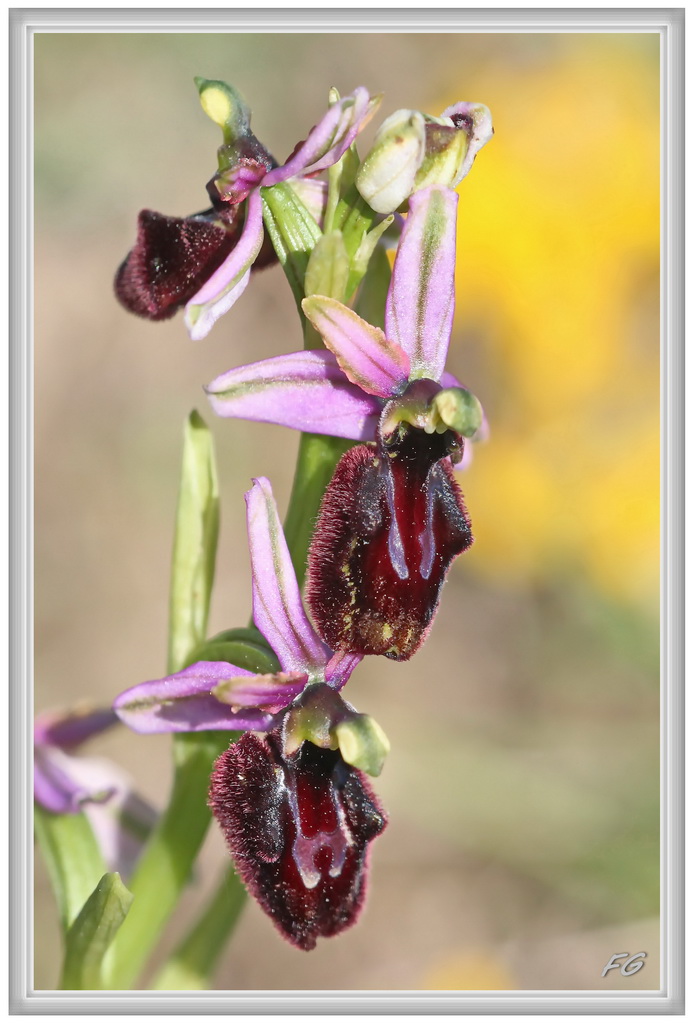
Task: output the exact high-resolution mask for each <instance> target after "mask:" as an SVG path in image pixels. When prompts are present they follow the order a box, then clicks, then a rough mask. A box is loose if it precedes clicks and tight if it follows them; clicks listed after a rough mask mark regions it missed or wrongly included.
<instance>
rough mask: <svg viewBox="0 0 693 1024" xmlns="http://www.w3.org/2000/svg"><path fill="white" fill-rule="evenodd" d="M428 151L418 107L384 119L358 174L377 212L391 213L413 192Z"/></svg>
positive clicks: (364, 193)
mask: <svg viewBox="0 0 693 1024" xmlns="http://www.w3.org/2000/svg"><path fill="white" fill-rule="evenodd" d="M425 152H426V126H425V121H424V117H423V114H420V113H419V112H418V110H397V111H395V113H394V114H391V115H390V117H388V118H387V119H386V120H385V121H383V123H382V125H381V126H380V129H379V131H378V134H377V135H376V137H375V141H374V143H373V147H372V149H371V151H370V152H369V153H368V155H367V156H366V158H365V160H364V161H363V163H362V164H361V166H360V167H359V170H358V174H357V175H356V187H357V189H358V190H359V192H360V193H361V195H362V196H363V198H364V199H365V200H366V202H367V203H368V205H369V206H370V207H371V208H372V209H373V210H375V211H376V213H392V212H393V211H394V210H396V209H397V207H398V206H401V205H402V203H403V202H404V201H405V200H406V199H407V198H408V197H409V196H410V195H411V193H412V190H413V188H414V182H415V179H416V175H417V172H418V170H419V168H420V167H421V164H422V161H423V159H424V156H425Z"/></svg>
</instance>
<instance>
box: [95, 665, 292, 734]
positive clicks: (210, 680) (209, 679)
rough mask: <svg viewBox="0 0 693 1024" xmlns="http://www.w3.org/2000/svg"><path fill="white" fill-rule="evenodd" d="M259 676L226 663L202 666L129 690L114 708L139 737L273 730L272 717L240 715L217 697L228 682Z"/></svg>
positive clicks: (256, 712) (255, 712) (256, 713)
mask: <svg viewBox="0 0 693 1024" xmlns="http://www.w3.org/2000/svg"><path fill="white" fill-rule="evenodd" d="M253 675H254V673H252V672H248V671H247V670H246V669H243V668H238V667H237V666H236V665H230V664H229V663H228V662H226V661H198V662H196V663H195V664H194V665H190V666H189V667H188V668H184V669H183V670H182V672H176V673H175V674H174V675H171V676H165V677H164V678H163V679H152V680H150V681H149V682H146V683H139V684H138V685H137V686H133V687H131V688H130V689H129V690H125V692H124V693H121V694H120V695H119V696H118V697H116V699H115V701H114V702H113V707H114V708H115V711H116V713H117V715H118V717H119V718H120V719H121V721H123V722H125V724H126V725H128V726H129V727H130V728H131V729H134V731H135V732H142V733H152V732H199V731H202V730H205V729H259V730H264V729H267V728H270V727H271V724H272V721H273V717H272V715H270V714H266V713H264V712H262V711H259V710H258V709H257V708H253V709H251V710H249V711H243V712H239V713H236V712H234V711H232V710H231V709H230V707H229V706H228V704H223V703H222V702H221V701H219V700H217V699H216V697H214V696H213V695H212V690H213V689H214V687H215V686H218V685H219V683H223V682H224V681H225V680H227V679H236V678H238V677H240V676H244V677H253Z"/></svg>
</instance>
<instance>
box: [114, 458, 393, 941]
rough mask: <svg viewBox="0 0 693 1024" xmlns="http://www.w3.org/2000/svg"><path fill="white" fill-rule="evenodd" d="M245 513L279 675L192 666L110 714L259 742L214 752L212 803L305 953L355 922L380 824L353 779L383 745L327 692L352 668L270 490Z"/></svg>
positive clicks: (260, 608) (253, 880)
mask: <svg viewBox="0 0 693 1024" xmlns="http://www.w3.org/2000/svg"><path fill="white" fill-rule="evenodd" d="M246 503H247V516H248V538H249V544H250V560H251V568H252V578H253V619H254V621H255V624H256V626H257V628H258V629H259V630H260V631H261V632H262V633H263V634H264V636H265V638H266V640H267V641H268V642H269V644H270V645H271V647H272V649H273V650H274V652H275V654H276V655H277V658H278V659H279V663H280V666H281V671H279V672H276V673H274V674H272V673H270V674H265V675H255V674H253V673H252V672H249V671H248V670H246V669H242V668H239V667H238V666H235V665H232V664H229V663H228V662H223V661H218V662H215V661H201V662H197V663H196V664H193V665H190V666H189V667H188V668H185V669H183V670H182V671H181V672H177V673H175V674H174V675H170V676H166V677H165V678H163V679H158V680H153V681H150V682H146V683H141V684H139V685H138V686H134V687H132V688H131V689H129V690H126V691H125V692H124V693H122V694H121V695H120V696H119V697H118V698H117V699H116V700H115V702H114V708H115V711H116V713H117V714H118V716H119V717H120V718H121V719H122V721H123V722H125V723H126V724H127V725H129V726H130V727H131V728H132V729H134V730H135V731H137V732H143V733H151V732H180V731H193V732H195V731H199V730H206V729H229V730H254V731H260V732H267V733H269V735H268V737H267V739H266V740H265V741H261V740H259V739H257V738H256V737H254V736H250V735H245V736H243V737H242V738H241V739H240V740H239V741H238V742H236V743H233V744H232V745H231V746H230V747H229V749H228V750H227V751H226V752H225V753H224V754H222V756H221V757H220V758H219V760H218V762H217V764H216V766H215V768H214V772H213V774H212V782H211V789H210V804H211V807H212V809H213V811H214V814H215V815H216V817H217V819H218V821H219V823H220V825H221V827H222V829H223V831H224V834H225V836H226V840H227V843H228V846H229V849H230V851H231V854H232V856H233V858H234V860H235V862H236V865H237V868H238V871H239V873H240V875H241V877H242V878H243V880H244V882H245V884H246V885H247V887H248V889H249V890H250V892H251V893H252V895H253V896H255V898H256V899H257V900H258V901H259V902H260V904H261V906H262V907H263V909H264V910H265V912H266V913H267V914H269V915H270V917H271V918H272V920H273V922H274V923H275V925H276V926H277V927H278V928H279V930H280V931H281V932H282V934H283V935H284V936H285V937H286V938H288V939H289V941H291V942H293V943H294V944H295V945H297V946H299V947H300V948H301V949H312V948H313V947H314V946H315V943H316V941H317V938H318V936H321V935H322V936H328V935H333V934H335V933H336V932H338V931H341V930H342V929H343V928H346V927H348V926H349V925H350V924H352V923H353V922H354V921H355V920H356V917H357V915H358V911H359V908H360V906H361V903H362V900H363V892H364V886H365V872H366V863H367V844H368V842H369V841H370V840H371V839H372V838H374V836H375V835H376V834H377V833H378V832H380V831H382V829H383V828H384V827H385V817H384V814H383V812H382V809H381V808H380V807H379V806H378V803H377V800H376V798H375V796H374V795H373V793H372V792H371V790H370V788H369V786H368V783H367V782H366V780H365V778H364V777H363V775H362V773H361V771H360V770H358V769H360V768H363V769H364V770H365V771H368V772H369V773H370V774H378V773H379V771H380V768H381V766H382V761H383V758H384V756H385V754H386V752H387V750H388V749H389V745H388V743H387V740H386V738H385V736H384V734H383V733H382V730H380V728H379V726H377V724H376V723H375V722H373V720H372V719H370V718H369V717H368V716H367V715H360V714H358V713H357V712H355V711H354V709H353V708H351V707H350V705H348V704H347V703H346V702H345V701H344V700H342V698H341V697H340V696H339V693H338V691H339V690H340V689H341V688H342V687H343V686H344V684H345V683H346V681H347V680H348V678H349V676H350V675H351V672H352V671H353V669H354V668H355V667H356V665H357V664H358V663H359V661H360V660H361V658H360V657H359V656H357V655H345V654H342V653H339V654H335V653H334V652H333V651H332V650H330V648H329V647H328V646H327V645H326V644H325V643H324V642H323V641H322V640H321V639H320V637H319V636H318V635H317V633H316V632H315V630H314V629H313V626H312V625H311V623H310V621H309V619H308V617H307V615H306V613H305V610H304V608H303V604H302V601H301V595H300V591H299V588H298V583H297V581H296V576H295V573H294V570H293V566H292V564H291V558H290V555H289V550H288V547H287V544H286V540H285V538H284V533H283V531H282V527H281V522H280V519H279V513H278V510H277V506H276V503H275V501H274V497H273V495H272V489H271V487H270V484H269V481H268V480H266V479H264V478H260V479H257V480H255V481H254V483H253V487H252V489H251V490H250V491H249V492H248V493H247V495H246Z"/></svg>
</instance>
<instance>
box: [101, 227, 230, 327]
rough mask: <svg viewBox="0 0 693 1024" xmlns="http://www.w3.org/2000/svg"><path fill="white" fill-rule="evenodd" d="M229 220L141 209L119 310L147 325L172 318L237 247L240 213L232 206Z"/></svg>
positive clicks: (119, 282) (121, 279)
mask: <svg viewBox="0 0 693 1024" xmlns="http://www.w3.org/2000/svg"><path fill="white" fill-rule="evenodd" d="M225 221H226V223H222V222H221V221H220V219H219V217H218V215H217V214H216V213H215V212H214V211H212V210H208V211H205V212H204V213H200V214H196V215H195V216H192V217H166V216H165V215H164V214H162V213H157V212H156V211H154V210H142V211H141V212H140V214H139V216H138V218H137V240H136V242H135V245H134V247H133V248H132V249H131V251H130V252H129V254H128V256H127V257H126V259H125V260H124V261H123V263H122V264H121V266H120V267H119V269H118V272H117V274H116V278H115V292H116V296H117V298H118V301H119V302H120V303H121V305H123V306H124V307H125V308H126V309H127V310H129V312H131V313H134V314H135V315H136V316H141V317H145V318H146V319H148V320H168V319H169V317H172V316H173V315H174V314H175V313H176V312H177V311H178V310H179V309H180V308H181V306H184V305H185V303H186V302H188V301H189V300H190V299H191V298H192V296H193V295H195V293H196V292H197V291H199V289H200V286H201V285H202V284H203V283H204V282H205V281H206V280H207V279H208V278H209V277H210V276H211V275H212V274H213V273H214V271H215V270H217V269H218V267H220V266H221V264H222V263H223V262H224V260H225V259H226V257H227V256H228V255H229V253H230V252H231V250H232V249H233V248H234V246H235V245H236V243H237V241H238V238H239V237H240V234H241V230H242V226H243V213H242V208H241V207H229V208H228V212H227V214H226V217H225Z"/></svg>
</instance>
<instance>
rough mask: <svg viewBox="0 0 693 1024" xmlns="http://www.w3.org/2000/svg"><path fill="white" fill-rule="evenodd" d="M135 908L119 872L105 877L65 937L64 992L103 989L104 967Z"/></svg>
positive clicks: (61, 986) (62, 979)
mask: <svg viewBox="0 0 693 1024" xmlns="http://www.w3.org/2000/svg"><path fill="white" fill-rule="evenodd" d="M131 904H132V893H131V892H129V891H128V890H127V889H126V888H125V886H124V885H123V883H122V882H121V880H120V875H119V874H118V873H117V871H116V872H114V873H113V874H108V873H107V874H105V875H104V876H103V878H102V879H101V880H100V882H99V883H98V885H97V886H96V888H95V889H94V891H93V892H92V894H91V896H90V897H89V899H88V900H87V901H86V903H85V904H84V906H83V907H82V909H81V911H80V912H79V914H78V915H77V917H76V918H75V920H74V922H73V923H72V926H71V927H70V930H69V931H68V933H67V935H66V937H65V960H64V962H63V973H62V978H61V980H60V988H61V989H101V988H103V987H104V985H103V979H102V976H101V966H102V964H103V959H104V956H105V954H106V951H107V950H108V948H109V946H110V944H111V942H112V941H113V938H114V937H115V934H116V932H117V931H118V929H119V928H120V926H121V924H122V923H123V921H124V920H125V918H126V916H127V913H128V911H129V909H130V906H131Z"/></svg>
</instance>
